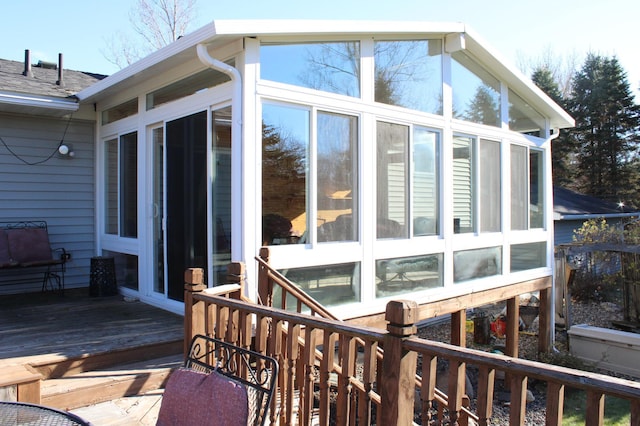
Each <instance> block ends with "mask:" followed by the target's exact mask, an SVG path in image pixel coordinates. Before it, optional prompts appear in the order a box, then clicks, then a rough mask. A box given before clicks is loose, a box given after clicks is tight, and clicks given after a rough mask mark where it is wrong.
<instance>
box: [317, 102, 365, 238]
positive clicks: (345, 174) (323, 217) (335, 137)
mask: <svg viewBox="0 0 640 426" xmlns="http://www.w3.org/2000/svg"><path fill="white" fill-rule="evenodd" d="M317 121H318V153H317V159H318V160H317V164H318V200H317V201H318V224H319V226H318V241H319V242H323V241H356V240H357V239H358V212H357V210H356V207H357V200H358V192H357V189H358V181H357V179H358V154H357V146H358V119H357V118H356V117H350V116H346V115H339V114H330V113H326V112H320V113H318V120H317Z"/></svg>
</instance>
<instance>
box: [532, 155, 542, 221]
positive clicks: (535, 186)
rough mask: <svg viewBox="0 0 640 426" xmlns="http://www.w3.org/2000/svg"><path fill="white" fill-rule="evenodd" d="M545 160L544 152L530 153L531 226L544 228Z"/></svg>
mask: <svg viewBox="0 0 640 426" xmlns="http://www.w3.org/2000/svg"><path fill="white" fill-rule="evenodd" d="M543 167H544V161H543V152H542V151H535V150H531V151H530V153H529V226H530V227H531V228H544V171H543Z"/></svg>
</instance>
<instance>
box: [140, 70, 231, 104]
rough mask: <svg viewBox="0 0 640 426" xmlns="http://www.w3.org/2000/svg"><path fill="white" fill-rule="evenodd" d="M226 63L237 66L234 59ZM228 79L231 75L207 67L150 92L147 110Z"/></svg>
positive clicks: (229, 79)
mask: <svg viewBox="0 0 640 426" xmlns="http://www.w3.org/2000/svg"><path fill="white" fill-rule="evenodd" d="M226 63H227V64H229V65H231V66H235V61H234V60H233V59H232V60H230V61H227V62H226ZM228 81H231V77H229V76H228V75H226V74H224V73H222V72H220V71H217V70H214V69H211V68H207V69H205V70H204V71H201V72H199V73H196V74H194V75H190V76H189V77H185V78H183V79H182V80H178V81H176V82H175V83H171V84H169V85H168V86H165V87H161V88H160V89H158V90H155V91H153V92H151V93H148V94H147V102H146V103H147V111H149V110H151V109H154V108H156V107H158V106H160V105H162V104H166V103H168V102H171V101H175V100H177V99H181V98H184V97H186V96H189V95H193V94H194V93H198V92H200V91H202V90H205V89H208V88H211V87H215V86H218V85H220V84H223V83H226V82H228Z"/></svg>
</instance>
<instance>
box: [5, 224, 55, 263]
mask: <svg viewBox="0 0 640 426" xmlns="http://www.w3.org/2000/svg"><path fill="white" fill-rule="evenodd" d="M7 238H8V240H9V252H10V253H11V258H12V259H13V260H14V261H16V262H18V263H21V264H24V263H30V262H42V261H48V260H53V256H52V254H51V246H50V245H49V235H48V234H47V230H46V229H44V228H23V229H9V230H7Z"/></svg>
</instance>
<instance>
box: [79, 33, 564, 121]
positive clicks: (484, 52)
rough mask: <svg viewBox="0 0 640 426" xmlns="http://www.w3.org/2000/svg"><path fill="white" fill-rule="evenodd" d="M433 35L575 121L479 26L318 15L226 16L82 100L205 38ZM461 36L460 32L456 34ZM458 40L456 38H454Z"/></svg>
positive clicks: (132, 80)
mask: <svg viewBox="0 0 640 426" xmlns="http://www.w3.org/2000/svg"><path fill="white" fill-rule="evenodd" d="M360 35H367V36H376V35H377V36H384V37H395V36H397V37H421V38H427V37H433V38H445V39H446V38H448V37H449V38H451V39H453V40H455V39H457V40H458V42H457V44H458V46H459V47H463V48H464V49H465V50H466V51H467V52H469V53H471V54H472V55H473V56H474V57H475V58H476V59H477V60H478V61H480V62H481V63H482V64H483V65H484V66H486V67H487V68H488V70H490V71H491V73H492V74H494V76H495V77H497V78H499V79H501V80H502V81H505V82H506V83H507V84H508V85H509V87H511V88H512V89H513V90H514V91H515V92H516V93H518V94H519V95H520V96H522V97H523V98H524V99H525V100H526V101H527V103H529V104H530V105H531V106H532V107H533V108H534V109H536V110H537V111H538V112H540V113H541V114H543V115H544V116H546V117H549V118H550V120H551V127H552V128H567V127H573V126H574V120H573V118H572V117H571V116H570V115H569V114H567V113H566V112H565V111H564V110H563V109H562V108H561V107H560V106H559V105H557V104H556V103H555V102H554V101H553V100H551V98H549V97H548V96H547V95H546V94H545V93H544V92H543V91H542V90H540V89H539V88H538V87H537V86H536V85H535V84H534V83H533V82H532V81H531V80H530V79H529V78H528V77H526V76H524V75H523V74H522V73H521V72H520V71H518V70H517V69H516V68H515V67H513V66H510V65H509V64H508V62H507V61H505V60H504V59H503V58H501V57H500V55H499V54H497V53H496V52H494V51H493V50H492V49H491V48H489V47H488V45H487V44H486V43H485V42H484V41H482V40H481V39H480V37H479V36H477V35H476V34H475V32H474V31H473V30H472V29H471V28H469V27H468V26H466V25H464V24H462V23H433V22H401V21H390V22H389V21H347V20H336V21H317V20H311V21H306V20H221V21H213V22H211V23H210V24H208V25H206V26H204V27H202V28H200V29H198V30H196V31H194V32H192V33H190V34H187V35H185V36H183V37H181V38H180V39H178V40H176V41H175V42H173V43H171V44H170V45H168V46H166V47H164V48H162V49H160V50H158V51H156V52H154V53H152V54H151V55H149V56H147V57H146V58H143V59H141V60H140V61H138V62H136V63H134V64H132V65H130V66H128V67H127V68H124V69H122V70H120V71H118V72H116V73H115V74H113V75H111V76H109V77H107V78H105V79H104V80H102V81H100V82H98V83H97V84H94V85H93V86H91V87H89V88H87V89H85V90H83V91H81V92H80V93H78V97H79V98H80V100H81V101H91V102H96V101H97V100H99V99H102V98H104V97H106V96H109V95H110V94H115V93H119V92H121V91H124V90H128V89H130V88H131V87H133V86H135V85H136V84H138V83H139V82H142V81H145V80H147V79H149V78H150V77H152V76H154V75H157V74H158V73H161V72H164V71H167V70H169V69H171V68H173V67H176V66H178V65H180V64H181V63H183V62H185V61H186V60H189V59H192V58H195V57H196V56H197V54H196V48H197V45H199V44H205V45H208V46H210V47H215V46H221V45H223V44H227V43H230V42H232V41H234V40H242V39H243V38H245V37H281V38H282V39H285V40H286V39H288V40H291V41H296V40H300V39H303V38H307V37H320V38H322V37H331V38H335V37H357V36H360ZM456 36H458V37H456ZM454 44H456V43H454Z"/></svg>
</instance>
